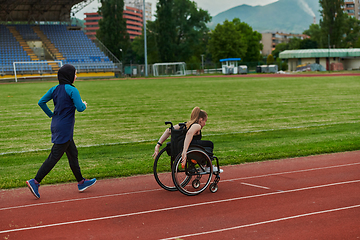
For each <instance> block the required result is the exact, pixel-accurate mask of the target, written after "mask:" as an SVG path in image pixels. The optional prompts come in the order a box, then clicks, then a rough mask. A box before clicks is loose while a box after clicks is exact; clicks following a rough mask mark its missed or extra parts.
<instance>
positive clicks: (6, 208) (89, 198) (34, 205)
mask: <svg viewBox="0 0 360 240" xmlns="http://www.w3.org/2000/svg"><path fill="white" fill-rule="evenodd" d="M159 190H163V189H162V188H157V189H150V190H143V191H136V192H126V193H116V194H108V195H102V196H95V197H87V198H74V199H66V200H59V201H53V202H45V203H35V204H28V205H20V206H13V207H4V208H0V211H3V210H10V209H17V208H26V207H37V206H44V205H50V204H58V203H66V202H75V201H83V200H92V199H99V198H106V197H117V196H123V195H130V194H136V193H148V192H154V191H159Z"/></svg>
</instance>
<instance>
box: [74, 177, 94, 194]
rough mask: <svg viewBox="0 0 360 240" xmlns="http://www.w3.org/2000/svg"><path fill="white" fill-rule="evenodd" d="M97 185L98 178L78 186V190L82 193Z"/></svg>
mask: <svg viewBox="0 0 360 240" xmlns="http://www.w3.org/2000/svg"><path fill="white" fill-rule="evenodd" d="M95 183H96V178H93V179H91V180H88V179H85V181H84V183H82V184H78V189H79V191H80V192H82V191H84V190H85V189H87V188H89V187H91V186H92V185H94V184H95Z"/></svg>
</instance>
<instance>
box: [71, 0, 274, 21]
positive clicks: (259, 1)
mask: <svg viewBox="0 0 360 240" xmlns="http://www.w3.org/2000/svg"><path fill="white" fill-rule="evenodd" d="M193 1H194V2H196V3H197V5H198V7H199V8H202V9H204V10H207V11H208V12H209V13H210V15H211V16H215V15H217V14H218V13H221V12H223V11H226V10H228V9H230V8H233V7H236V6H239V5H242V4H248V5H251V6H256V5H262V6H263V5H266V4H269V3H273V2H277V1H278V0H251V1H249V0H193ZM145 2H151V3H152V12H153V14H154V13H155V10H156V3H157V2H158V0H145ZM99 5H100V4H99V3H98V0H94V1H93V2H92V3H91V4H90V5H88V6H87V7H85V8H84V9H83V10H81V11H79V12H78V13H77V14H76V17H77V18H79V19H84V18H85V15H84V13H88V12H96V11H97V9H98V7H99Z"/></svg>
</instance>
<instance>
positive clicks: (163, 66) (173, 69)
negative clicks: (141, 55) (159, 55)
mask: <svg viewBox="0 0 360 240" xmlns="http://www.w3.org/2000/svg"><path fill="white" fill-rule="evenodd" d="M185 67H186V64H185V63H184V62H173V63H155V64H153V74H154V76H183V75H186V69H185Z"/></svg>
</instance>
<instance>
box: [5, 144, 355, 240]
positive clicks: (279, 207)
mask: <svg viewBox="0 0 360 240" xmlns="http://www.w3.org/2000/svg"><path fill="white" fill-rule="evenodd" d="M359 159H360V152H359V151H355V152H347V153H337V154H331V155H321V156H311V157H306V158H294V159H285V160H277V161H267V162H260V163H250V164H242V165H238V166H227V167H224V172H223V173H222V174H221V180H220V183H219V190H218V192H217V193H210V191H209V190H206V191H205V192H203V193H201V194H200V195H198V196H194V197H188V196H185V195H182V194H181V193H179V192H168V191H165V190H163V189H161V188H160V187H159V186H158V185H157V184H156V182H155V180H154V178H153V176H152V175H146V176H136V177H129V178H121V179H111V180H100V181H98V182H97V183H96V184H95V185H94V186H93V187H91V188H89V189H87V190H86V191H85V192H83V193H79V192H78V191H77V186H76V184H61V185H51V186H50V185H49V186H41V187H40V194H41V198H40V199H39V200H36V199H35V198H34V197H33V195H32V194H31V193H30V191H29V190H28V189H27V188H22V189H13V190H3V191H0V239H37V240H38V239H176V238H181V239H286V240H288V239H360V161H359Z"/></svg>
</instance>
